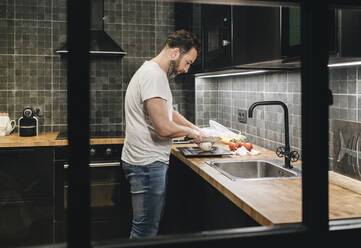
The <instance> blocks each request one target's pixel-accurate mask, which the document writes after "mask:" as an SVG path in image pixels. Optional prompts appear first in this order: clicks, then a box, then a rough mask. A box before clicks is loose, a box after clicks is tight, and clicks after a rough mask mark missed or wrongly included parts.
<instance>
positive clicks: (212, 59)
mask: <svg viewBox="0 0 361 248" xmlns="http://www.w3.org/2000/svg"><path fill="white" fill-rule="evenodd" d="M202 21H203V25H202V28H203V29H202V31H203V53H204V54H203V58H204V60H203V64H204V70H205V71H211V70H215V69H220V68H225V67H229V66H231V65H232V48H233V45H232V43H233V41H232V33H233V31H232V7H231V6H223V5H204V6H203V7H202Z"/></svg>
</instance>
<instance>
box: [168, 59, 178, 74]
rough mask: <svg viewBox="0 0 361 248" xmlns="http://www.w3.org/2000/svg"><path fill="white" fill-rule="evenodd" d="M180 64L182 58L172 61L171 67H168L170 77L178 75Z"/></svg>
mask: <svg viewBox="0 0 361 248" xmlns="http://www.w3.org/2000/svg"><path fill="white" fill-rule="evenodd" d="M179 64H180V59H177V60H171V61H170V63H169V69H168V73H167V74H168V78H170V79H172V78H175V77H176V76H177V75H178V67H179Z"/></svg>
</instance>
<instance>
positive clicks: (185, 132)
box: [122, 30, 204, 239]
mask: <svg viewBox="0 0 361 248" xmlns="http://www.w3.org/2000/svg"><path fill="white" fill-rule="evenodd" d="M199 49H200V42H199V41H198V40H197V39H196V38H195V37H194V36H193V34H191V33H189V32H187V31H185V30H179V31H176V32H174V33H173V34H171V35H170V36H169V37H168V38H167V40H166V42H165V46H164V48H163V49H162V51H161V52H160V53H159V54H158V55H157V56H156V57H154V58H153V59H151V60H150V61H145V62H144V64H143V65H142V66H141V67H140V68H139V69H138V70H137V71H136V73H135V74H134V75H133V77H132V79H131V80H130V83H129V86H128V89H127V92H126V95H125V119H126V135H125V142H124V147H123V152H122V167H123V170H124V174H125V176H126V178H127V180H128V182H129V184H130V191H131V195H132V207H133V220H132V230H131V233H130V239H134V238H137V237H146V236H154V235H156V234H157V232H158V226H159V221H160V218H161V215H162V210H163V206H164V200H165V187H166V175H167V169H168V163H169V156H170V150H171V145H172V138H176V137H180V136H187V137H189V138H191V139H192V140H193V142H195V143H199V142H201V141H202V138H204V135H203V133H202V131H201V130H200V129H199V128H198V127H197V126H195V125H193V124H192V123H191V122H189V121H188V120H186V118H184V117H183V116H182V115H180V114H179V113H178V112H176V111H174V109H173V105H172V94H171V91H170V88H169V81H168V78H174V77H175V76H177V75H179V74H181V73H186V72H188V69H189V67H190V65H191V64H192V63H193V62H194V61H195V60H196V58H197V55H198V53H199Z"/></svg>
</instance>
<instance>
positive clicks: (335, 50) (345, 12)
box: [281, 7, 361, 63]
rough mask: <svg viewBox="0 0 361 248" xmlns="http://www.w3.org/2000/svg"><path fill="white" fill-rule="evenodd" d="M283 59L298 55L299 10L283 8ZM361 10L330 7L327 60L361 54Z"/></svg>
mask: <svg viewBox="0 0 361 248" xmlns="http://www.w3.org/2000/svg"><path fill="white" fill-rule="evenodd" d="M281 20H282V25H281V26H282V32H281V34H282V40H281V45H282V49H281V51H282V58H283V59H284V62H287V61H290V60H295V58H296V59H297V58H300V56H301V10H300V8H296V7H293V8H282V12H281ZM360 30H361V11H360V10H350V9H330V10H329V15H328V41H329V42H328V44H327V45H328V50H329V56H330V63H332V62H342V61H347V60H348V59H350V58H353V59H357V58H358V57H361V47H360V46H359V44H360V43H361V33H360Z"/></svg>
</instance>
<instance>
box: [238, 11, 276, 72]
mask: <svg viewBox="0 0 361 248" xmlns="http://www.w3.org/2000/svg"><path fill="white" fill-rule="evenodd" d="M232 21H233V43H232V44H233V52H232V53H233V58H232V65H233V66H237V65H243V64H252V63H258V62H263V61H268V60H275V59H279V58H280V57H281V46H280V8H279V7H255V6H234V7H233V15H232Z"/></svg>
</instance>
